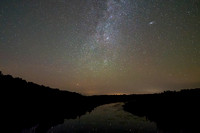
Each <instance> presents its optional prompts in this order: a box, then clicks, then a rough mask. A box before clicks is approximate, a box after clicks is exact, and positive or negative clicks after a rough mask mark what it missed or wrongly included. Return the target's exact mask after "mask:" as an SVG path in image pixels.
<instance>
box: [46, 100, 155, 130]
mask: <svg viewBox="0 0 200 133" xmlns="http://www.w3.org/2000/svg"><path fill="white" fill-rule="evenodd" d="M123 104H124V103H112V104H106V105H102V106H99V107H97V108H95V109H94V110H93V111H92V112H90V113H87V114H85V115H83V116H81V117H78V118H76V119H65V121H64V123H63V124H60V125H57V126H54V127H52V128H51V129H49V131H48V133H156V132H157V126H156V123H154V122H150V121H148V120H146V118H145V117H138V116H134V115H132V114H130V113H128V112H125V111H124V110H123V107H122V106H123Z"/></svg>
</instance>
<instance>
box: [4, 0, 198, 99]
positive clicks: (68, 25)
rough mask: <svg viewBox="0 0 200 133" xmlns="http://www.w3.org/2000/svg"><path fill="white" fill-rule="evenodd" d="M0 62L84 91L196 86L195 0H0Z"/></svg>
mask: <svg viewBox="0 0 200 133" xmlns="http://www.w3.org/2000/svg"><path fill="white" fill-rule="evenodd" d="M0 70H1V71H2V72H3V73H4V74H11V75H13V76H14V77H21V78H23V79H26V80H27V81H32V82H35V83H38V84H43V85H46V86H50V87H53V88H59V89H62V90H68V91H73V92H78V93H81V94H84V95H94V94H95V95H96V94H97V95H98V94H132V93H137V94H140V93H155V92H162V91H165V90H180V89H185V88H197V87H200V1H199V0H1V1H0Z"/></svg>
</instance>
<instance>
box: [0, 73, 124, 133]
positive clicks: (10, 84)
mask: <svg viewBox="0 0 200 133" xmlns="http://www.w3.org/2000/svg"><path fill="white" fill-rule="evenodd" d="M0 88H1V90H0V91H1V93H0V94H1V103H2V104H1V108H2V113H1V115H2V118H4V119H3V120H2V121H3V124H4V125H3V127H5V128H6V131H7V132H10V133H12V132H14V133H16V132H20V130H21V129H23V128H26V127H27V128H28V127H32V126H34V125H38V124H39V127H37V132H38V133H40V132H41V133H42V132H45V131H47V130H48V129H49V128H50V127H51V126H52V125H56V124H59V123H63V121H64V119H75V118H77V117H79V116H81V115H84V114H85V113H86V112H91V111H92V110H93V109H94V108H95V107H97V106H99V105H102V104H106V103H112V102H118V101H125V99H124V96H119V97H118V96H106V95H101V96H83V95H81V94H78V93H75V92H69V91H61V90H59V89H53V88H50V87H46V86H43V85H38V84H35V83H32V82H27V81H26V80H23V79H21V78H13V77H12V76H11V75H3V74H2V72H0ZM13 120H17V123H13ZM10 127H12V128H10Z"/></svg>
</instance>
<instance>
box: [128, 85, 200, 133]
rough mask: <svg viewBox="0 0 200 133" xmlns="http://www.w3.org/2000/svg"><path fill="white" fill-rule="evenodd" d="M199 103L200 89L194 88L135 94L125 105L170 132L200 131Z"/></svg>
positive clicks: (131, 111)
mask: <svg viewBox="0 0 200 133" xmlns="http://www.w3.org/2000/svg"><path fill="white" fill-rule="evenodd" d="M199 105H200V89H192V90H182V91H180V92H170V91H169V92H165V93H162V94H152V95H140V96H135V99H134V100H132V101H129V102H127V103H126V104H125V105H124V110H126V111H128V112H130V113H132V114H135V115H138V116H145V117H146V118H147V119H148V120H150V121H154V122H156V124H157V126H158V128H160V129H162V130H165V131H166V132H169V133H171V132H173V133H194V132H196V133H199V132H200V122H199V121H200V108H199Z"/></svg>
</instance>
